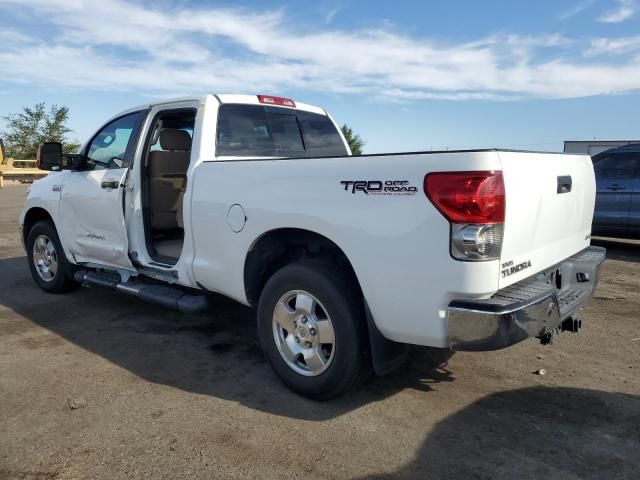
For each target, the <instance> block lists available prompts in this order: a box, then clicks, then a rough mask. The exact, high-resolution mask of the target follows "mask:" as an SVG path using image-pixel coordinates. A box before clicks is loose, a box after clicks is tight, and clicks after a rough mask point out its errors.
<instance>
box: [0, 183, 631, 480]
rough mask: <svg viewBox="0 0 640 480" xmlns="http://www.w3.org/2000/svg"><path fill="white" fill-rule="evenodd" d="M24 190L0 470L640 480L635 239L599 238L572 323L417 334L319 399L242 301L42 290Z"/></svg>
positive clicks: (4, 210)
mask: <svg viewBox="0 0 640 480" xmlns="http://www.w3.org/2000/svg"><path fill="white" fill-rule="evenodd" d="M24 195H25V187H24V186H11V185H8V186H6V187H5V188H4V189H3V190H0V479H70V478H92V479H120V478H154V479H158V478H171V479H177V478H207V479H209V478H241V479H246V478H267V479H268V478H278V479H282V478H309V477H313V478H372V477H374V478H421V479H429V478H433V479H436V478H437V479H440V478H460V479H472V478H473V479H489V478H491V479H501V478H518V479H528V478H544V479H547V480H548V479H578V478H581V479H582V478H588V479H605V478H606V479H616V478H628V479H638V478H640V454H639V452H640V323H639V322H638V313H639V312H640V289H639V288H638V284H639V283H640V282H639V281H640V242H630V241H614V240H595V241H594V243H597V244H600V245H604V246H606V247H607V248H608V249H609V254H608V257H609V258H608V260H607V261H606V263H605V265H604V267H603V270H602V278H601V282H600V286H599V288H598V291H597V293H596V296H595V298H594V299H593V300H592V301H591V302H590V303H589V304H588V306H587V307H586V308H585V311H584V322H583V329H582V330H581V332H580V333H579V334H570V333H565V334H562V335H561V336H560V337H559V338H558V339H557V341H556V343H555V344H554V345H552V346H542V345H540V344H539V343H538V342H536V341H534V340H530V341H526V342H523V343H520V344H518V345H516V346H513V347H511V348H508V349H506V350H502V351H497V352H489V353H458V354H456V355H455V356H453V357H452V358H451V359H450V361H449V362H448V364H447V365H445V366H442V367H439V368H433V367H431V366H429V362H428V359H427V353H426V352H425V351H424V350H419V349H416V350H415V351H414V352H412V356H411V359H410V361H409V362H408V364H407V366H406V367H405V368H403V369H401V370H399V371H397V372H395V373H393V374H391V375H388V376H386V377H383V378H372V379H371V380H370V381H369V382H368V383H367V384H366V385H365V386H364V388H362V389H361V390H360V391H358V392H356V393H353V394H352V395H350V396H349V397H346V398H340V399H338V400H335V401H331V402H328V403H316V402H312V401H309V400H305V399H303V398H300V397H298V396H296V395H294V394H292V393H291V392H290V391H289V390H287V389H286V388H285V387H284V386H283V385H282V384H281V383H280V382H279V381H278V379H277V378H276V377H275V375H274V374H273V373H272V372H271V370H270V368H269V367H268V366H267V365H266V363H265V362H264V360H263V357H262V354H261V352H260V350H259V348H258V345H257V342H256V339H255V333H254V332H255V325H254V314H253V312H252V311H251V310H250V309H247V308H245V307H243V306H241V305H239V304H236V303H234V302H232V301H229V300H226V299H224V298H217V299H215V301H214V302H213V303H214V305H213V306H212V308H211V309H210V311H208V312H207V313H206V314H202V315H197V316H187V315H182V314H179V313H175V312H171V311H166V310H163V309H161V308H158V307H155V306H152V305H148V304H145V303H142V302H140V301H137V300H135V299H132V298H128V297H126V296H122V295H119V294H116V293H114V292H109V291H104V290H99V289H80V290H78V291H76V292H74V293H71V294H67V295H60V296H54V295H47V294H45V293H43V292H41V291H40V290H38V289H37V288H36V286H35V284H34V282H33V281H32V280H31V278H30V276H29V272H28V268H27V263H26V259H25V257H24V252H23V251H22V249H21V247H20V245H19V243H20V242H19V239H18V234H17V231H16V226H15V225H16V219H17V216H18V212H19V209H20V208H21V205H22V202H23V200H24ZM540 368H544V369H546V371H547V373H546V375H544V376H540V375H536V374H534V373H533V372H534V371H535V370H537V369H540ZM71 405H73V406H74V407H80V408H71Z"/></svg>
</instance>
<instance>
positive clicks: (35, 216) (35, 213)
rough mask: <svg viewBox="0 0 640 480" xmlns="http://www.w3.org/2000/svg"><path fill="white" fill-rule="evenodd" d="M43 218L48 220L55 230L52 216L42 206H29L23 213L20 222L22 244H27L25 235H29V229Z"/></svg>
mask: <svg viewBox="0 0 640 480" xmlns="http://www.w3.org/2000/svg"><path fill="white" fill-rule="evenodd" d="M43 220H49V221H50V222H51V223H52V224H53V226H54V228H55V229H56V230H57V229H58V228H57V226H56V222H55V221H54V220H53V216H52V215H51V214H50V213H49V212H48V211H47V210H46V209H44V208H42V207H31V208H30V209H29V210H27V212H26V213H25V215H24V220H23V222H22V244H23V245H26V244H27V237H28V236H29V231H31V228H32V227H33V226H34V225H35V224H36V223H38V222H40V221H43Z"/></svg>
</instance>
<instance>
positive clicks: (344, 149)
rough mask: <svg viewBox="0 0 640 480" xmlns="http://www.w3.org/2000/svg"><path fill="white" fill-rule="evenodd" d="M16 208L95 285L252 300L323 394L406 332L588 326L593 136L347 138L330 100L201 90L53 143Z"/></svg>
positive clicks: (70, 272)
mask: <svg viewBox="0 0 640 480" xmlns="http://www.w3.org/2000/svg"><path fill="white" fill-rule="evenodd" d="M39 162H40V167H41V168H44V169H48V170H52V171H53V172H52V173H50V174H49V175H48V176H47V177H46V178H44V179H42V180H40V181H37V182H35V183H34V184H33V186H31V188H30V191H29V193H28V197H27V200H26V204H25V207H24V210H23V211H22V214H21V216H20V225H21V226H22V228H23V240H24V245H25V249H26V251H27V254H28V260H29V268H30V269H31V272H32V275H33V278H34V280H35V281H36V283H37V284H38V286H39V287H40V288H42V289H43V290H45V291H47V292H51V293H59V292H64V291H68V290H70V289H72V287H74V286H75V285H78V284H85V285H92V286H100V287H106V288H111V289H115V290H117V291H120V292H122V293H123V294H130V295H134V296H137V297H140V298H141V299H144V300H147V301H150V302H154V303H157V304H160V305H163V306H166V307H171V308H176V309H178V310H181V311H184V312H195V311H198V310H202V309H204V308H205V307H206V306H207V293H208V292H217V293H220V294H223V295H226V296H228V297H231V298H233V299H235V300H237V301H239V302H241V303H243V304H246V305H251V306H254V307H256V310H257V333H258V336H259V339H260V342H261V345H262V347H263V349H264V352H265V354H266V357H267V359H268V360H269V362H270V363H271V365H272V366H273V368H274V370H275V371H276V372H277V374H278V375H279V376H280V377H281V378H282V380H283V381H284V382H285V383H286V384H287V385H288V386H289V387H291V388H292V389H293V390H295V391H297V392H299V393H301V394H303V395H306V396H309V397H312V398H317V399H325V398H329V397H332V396H335V395H338V394H340V393H343V392H344V391H346V390H347V389H349V388H352V387H354V386H356V385H358V384H359V383H361V382H362V381H363V380H364V379H365V378H366V377H367V375H368V374H369V372H370V371H371V370H372V369H373V370H374V371H375V372H376V373H378V374H383V373H385V372H387V371H389V370H390V369H392V368H394V367H397V366H398V365H400V364H401V363H402V361H403V360H404V358H405V355H406V351H407V345H408V344H416V345H424V346H430V347H437V348H442V349H451V350H492V349H499V348H504V347H507V346H509V345H512V344H514V343H516V342H519V341H521V340H523V339H525V338H527V337H538V338H540V339H541V340H542V341H543V342H545V343H547V342H549V341H550V339H551V338H552V334H553V333H554V332H556V331H561V330H567V329H568V330H571V331H576V330H577V329H578V328H579V326H580V320H579V317H578V316H577V315H576V313H577V311H578V310H579V309H580V307H581V306H582V305H583V304H584V302H585V301H586V300H587V299H588V298H589V297H590V296H591V294H592V293H593V291H594V289H595V287H596V283H597V275H598V267H599V266H600V264H601V263H602V261H603V259H604V256H605V252H604V249H602V248H598V247H591V246H590V238H591V220H592V216H593V208H594V198H595V181H594V174H593V168H592V164H591V160H590V158H589V157H588V156H586V155H565V154H552V153H528V152H517V151H506V150H475V151H471V150H470V151H448V152H415V153H397V154H380V155H363V156H350V151H349V147H348V145H347V143H346V142H345V139H344V138H343V136H342V134H341V133H340V130H339V129H338V128H337V127H336V124H335V122H334V121H333V120H332V118H331V117H330V116H329V115H328V114H327V112H325V111H324V110H323V109H321V108H317V107H313V106H310V105H305V104H302V103H298V102H294V101H293V100H291V99H286V98H281V97H273V96H264V95H258V96H249V95H206V96H202V97H193V98H191V97H190V98H182V99H177V100H172V101H167V102H164V103H156V104H152V105H145V106H142V107H138V108H133V109H131V110H128V111H125V112H122V113H121V114H119V115H117V116H116V117H114V118H112V119H111V120H109V121H108V122H107V123H106V124H105V125H104V126H103V127H101V128H100V129H99V130H98V131H97V132H96V133H95V135H93V136H92V137H91V139H90V140H89V141H88V142H87V144H86V145H85V146H84V147H83V148H82V150H81V153H79V154H73V155H66V154H63V153H62V151H61V146H60V144H57V143H45V144H43V145H42V146H41V148H40V152H39Z"/></svg>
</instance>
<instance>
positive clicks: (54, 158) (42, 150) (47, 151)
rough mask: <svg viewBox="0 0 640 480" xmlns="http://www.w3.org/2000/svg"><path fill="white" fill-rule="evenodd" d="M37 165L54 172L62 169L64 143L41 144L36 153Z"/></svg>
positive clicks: (41, 168)
mask: <svg viewBox="0 0 640 480" xmlns="http://www.w3.org/2000/svg"><path fill="white" fill-rule="evenodd" d="M36 167H37V168H39V169H40V170H50V171H54V172H57V171H59V170H62V144H61V143H60V142H45V143H43V144H41V145H40V146H39V147H38V153H36Z"/></svg>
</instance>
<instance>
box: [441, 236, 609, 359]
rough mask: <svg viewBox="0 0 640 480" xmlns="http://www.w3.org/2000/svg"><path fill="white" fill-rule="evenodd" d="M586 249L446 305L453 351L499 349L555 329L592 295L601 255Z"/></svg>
mask: <svg viewBox="0 0 640 480" xmlns="http://www.w3.org/2000/svg"><path fill="white" fill-rule="evenodd" d="M605 254H606V250H605V249H604V248H602V247H588V248H586V249H585V250H583V251H581V252H579V253H577V254H575V255H573V256H571V257H569V258H567V259H566V260H564V261H563V262H560V263H559V264H557V265H555V266H553V267H552V268H549V269H547V270H545V271H544V272H541V273H538V274H537V275H534V276H533V277H530V278H528V279H525V280H523V281H521V282H518V283H516V284H514V285H511V286H509V287H507V288H504V289H502V290H499V291H498V292H497V293H496V294H495V295H493V296H492V297H491V298H488V299H486V300H472V301H468V300H453V301H452V302H451V303H450V304H449V308H448V321H449V346H450V347H451V349H452V350H468V351H482V350H498V349H500V348H505V347H508V346H510V345H513V344H514V343H518V342H520V341H522V340H524V339H526V338H528V337H539V336H543V335H545V334H547V333H549V332H553V331H554V330H555V329H556V328H558V327H559V326H560V324H561V323H562V322H563V321H564V320H565V319H567V318H569V317H572V316H573V315H575V313H576V311H577V310H579V309H580V307H582V305H583V304H584V303H585V302H586V301H587V300H588V299H589V298H590V297H591V296H592V295H593V293H594V291H595V289H596V286H597V284H598V271H599V268H600V265H602V262H603V261H604V259H605Z"/></svg>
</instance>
